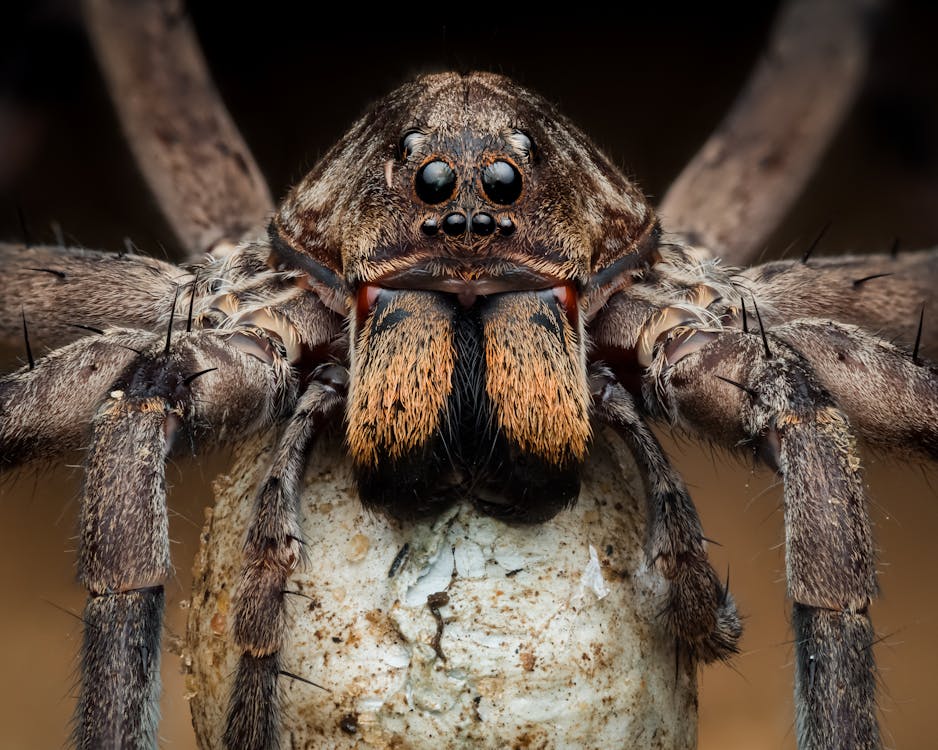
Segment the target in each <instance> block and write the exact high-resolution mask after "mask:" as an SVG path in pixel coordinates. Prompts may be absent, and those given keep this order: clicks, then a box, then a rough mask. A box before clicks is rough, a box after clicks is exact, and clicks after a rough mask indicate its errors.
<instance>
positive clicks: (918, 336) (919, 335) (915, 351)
mask: <svg viewBox="0 0 938 750" xmlns="http://www.w3.org/2000/svg"><path fill="white" fill-rule="evenodd" d="M924 325H925V303H924V302H923V303H922V311H921V312H920V313H919V314H918V331H917V332H916V333H915V346H914V347H913V348H912V363H913V364H916V365H921V364H922V360H921V359H920V358H919V356H918V352H919V349H921V347H922V328H923V327H924Z"/></svg>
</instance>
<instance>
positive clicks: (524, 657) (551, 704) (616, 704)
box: [184, 435, 697, 750]
mask: <svg viewBox="0 0 938 750" xmlns="http://www.w3.org/2000/svg"><path fill="white" fill-rule="evenodd" d="M239 458H240V460H239V463H238V464H237V465H238V466H240V467H241V469H240V473H237V472H236V473H235V474H233V475H232V476H231V477H230V478H223V479H222V480H220V481H219V487H218V490H219V491H218V502H217V506H216V508H215V510H214V513H213V514H212V515H211V516H210V518H209V519H208V522H207V524H206V529H205V534H204V537H205V539H206V540H207V541H206V542H205V543H204V544H203V548H202V551H201V553H200V556H199V559H198V560H197V563H196V586H195V590H194V592H193V607H192V612H191V617H190V624H189V644H188V648H187V652H186V654H185V656H184V659H185V661H186V664H187V668H188V669H189V670H190V676H189V685H190V692H191V696H192V706H193V716H194V721H195V724H196V733H197V735H198V736H199V738H200V742H201V743H202V745H203V747H206V748H216V747H220V736H221V732H222V730H223V726H224V713H225V701H226V698H227V690H228V683H229V680H230V677H231V675H232V674H234V671H235V667H236V660H237V656H238V654H237V653H236V651H235V649H234V648H232V647H231V644H230V637H229V628H230V623H229V622H228V612H229V607H230V590H231V586H232V585H233V583H234V581H236V580H237V570H238V568H239V566H240V550H241V546H242V539H243V534H244V529H245V528H246V524H247V518H248V513H249V510H250V507H251V504H252V498H253V491H254V490H253V487H254V484H255V483H256V481H257V479H258V478H259V476H260V475H261V474H262V473H263V466H264V461H265V452H264V449H263V446H262V445H261V444H260V443H259V442H255V443H253V444H250V445H247V446H245V447H244V448H242V449H241V451H240V457H239ZM636 486H637V487H640V484H637V480H635V479H634V478H633V468H632V464H631V459H630V457H629V456H628V454H627V453H626V452H625V451H624V449H623V448H622V447H621V446H620V445H619V444H618V442H617V441H616V440H615V438H612V439H609V438H608V437H607V436H603V435H600V436H598V438H597V441H596V445H595V446H594V450H593V457H592V458H591V460H590V464H589V466H588V467H587V471H586V473H585V476H584V482H583V491H582V493H581V496H580V500H579V502H578V503H577V505H576V507H575V508H574V509H572V510H570V511H564V512H562V513H561V514H559V515H558V516H557V517H556V518H555V519H553V520H552V521H550V522H549V523H546V524H542V525H537V526H509V525H506V524H503V523H500V522H498V521H494V520H493V519H490V518H487V517H485V516H481V515H479V514H478V513H477V512H476V511H475V510H474V509H473V508H471V507H469V506H458V507H456V508H453V509H451V510H450V511H449V512H447V513H446V514H445V515H443V516H441V517H440V518H438V519H436V520H435V521H434V522H433V523H425V524H415V525H408V526H402V525H401V524H397V523H393V522H390V521H388V520H387V519H385V518H383V517H377V516H373V515H369V514H367V513H365V512H364V511H363V510H362V509H361V506H360V505H359V503H358V500H357V497H356V492H355V484H354V480H353V478H352V475H351V471H350V468H349V465H348V463H347V461H345V460H344V459H343V458H342V454H341V451H340V449H339V448H338V447H337V446H336V445H335V444H328V445H326V446H324V447H322V448H320V449H318V450H317V452H316V454H315V455H314V457H313V460H312V463H311V469H310V472H309V476H308V484H307V489H306V493H305V497H304V513H305V516H304V523H303V527H304V533H305V534H306V540H307V550H308V553H309V561H308V563H307V565H305V566H303V567H301V568H300V569H298V570H297V571H296V573H295V575H294V576H293V578H292V579H291V583H290V587H291V589H295V590H297V591H300V592H302V593H304V594H306V595H307V596H309V597H311V600H310V599H305V598H302V597H288V607H289V611H290V618H291V626H290V631H289V633H290V635H289V638H290V642H289V643H288V644H287V645H286V647H285V649H284V659H283V668H284V669H286V670H288V671H290V672H293V673H295V674H298V675H302V676H303V677H305V678H308V679H310V680H313V681H314V682H316V683H318V684H320V685H323V686H325V687H327V688H328V692H327V691H325V690H319V689H317V688H314V687H312V686H310V685H307V684H305V683H302V682H297V681H294V680H289V679H287V678H283V679H282V684H281V687H282V691H283V692H282V694H283V697H284V705H285V710H284V718H283V723H284V728H283V742H282V744H283V747H285V748H293V747H302V748H398V747H408V748H434V750H441V749H442V748H510V747H516V748H529V747H530V748H612V747H620V748H621V747H625V748H675V749H677V748H681V749H684V748H692V747H694V746H695V745H696V720H697V716H696V684H695V679H694V674H693V671H692V668H691V667H690V666H689V665H685V666H682V668H681V670H680V671H679V672H678V674H677V675H675V655H674V648H673V644H672V642H671V639H670V638H669V637H668V635H667V634H666V633H665V632H664V630H663V628H662V623H661V620H660V618H658V617H657V613H658V612H659V611H660V609H661V606H662V598H661V597H662V593H663V583H662V581H661V580H660V579H659V578H658V576H657V574H656V573H654V572H653V571H650V570H648V569H647V567H646V566H645V564H644V560H643V556H642V553H641V540H642V535H643V524H644V518H643V513H642V511H641V507H640V505H639V504H638V503H636V501H635V500H633V498H632V497H631V496H630V495H629V494H628V488H630V487H636ZM405 544H407V545H408V551H407V553H406V557H405V558H404V559H403V562H402V563H401V564H400V566H399V567H398V569H397V571H396V574H395V575H394V576H393V577H390V578H389V577H388V572H389V569H390V568H391V564H392V562H393V561H394V559H395V557H396V556H397V555H398V553H399V551H400V550H401V549H402V547H403V546H404V545H405ZM442 591H445V592H446V595H447V596H448V603H446V604H445V605H442V606H439V607H436V608H434V609H431V607H430V606H428V604H427V597H428V596H429V595H430V594H435V593H437V592H442ZM438 632H439V633H440V636H439V639H438V641H437V634H438Z"/></svg>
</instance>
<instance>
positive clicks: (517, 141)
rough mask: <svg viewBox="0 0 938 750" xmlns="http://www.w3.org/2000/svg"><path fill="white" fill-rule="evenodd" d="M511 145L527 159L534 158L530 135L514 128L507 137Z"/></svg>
mask: <svg viewBox="0 0 938 750" xmlns="http://www.w3.org/2000/svg"><path fill="white" fill-rule="evenodd" d="M509 140H510V141H511V145H512V146H514V147H515V148H516V149H518V151H520V152H521V153H522V154H524V156H526V157H527V158H528V159H533V158H534V143H532V142H531V136H529V135H528V134H527V133H524V132H522V131H520V130H515V131H513V132H512V134H511V136H510V137H509Z"/></svg>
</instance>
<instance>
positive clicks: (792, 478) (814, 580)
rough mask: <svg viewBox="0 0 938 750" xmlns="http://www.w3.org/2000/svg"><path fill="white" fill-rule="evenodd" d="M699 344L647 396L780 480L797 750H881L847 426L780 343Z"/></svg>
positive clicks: (729, 337)
mask: <svg viewBox="0 0 938 750" xmlns="http://www.w3.org/2000/svg"><path fill="white" fill-rule="evenodd" d="M700 335H701V336H702V337H703V338H702V339H701V340H700V342H699V343H700V344H701V346H700V348H698V349H694V348H693V346H691V345H690V344H689V343H688V340H685V342H684V344H685V345H684V347H683V349H682V354H683V355H684V356H683V357H682V358H681V359H680V360H678V361H676V362H675V363H674V364H666V363H659V365H663V366H661V367H659V368H657V369H656V370H655V372H657V373H658V377H657V382H655V383H653V384H651V387H650V388H649V389H648V390H647V395H648V397H649V400H651V401H653V402H654V406H655V408H656V410H660V412H661V413H664V414H666V415H667V416H668V418H669V419H670V420H671V421H672V423H674V424H677V425H679V426H681V427H683V428H686V429H689V430H691V431H693V432H695V433H697V434H699V435H702V436H704V437H706V438H707V439H709V440H714V439H715V440H718V441H720V442H722V443H723V444H724V445H727V446H728V447H738V446H739V445H740V444H750V445H752V446H753V447H754V448H755V449H757V450H758V451H759V452H760V453H761V455H762V456H763V457H764V458H765V459H766V460H767V462H768V463H770V465H773V466H774V467H775V468H777V470H778V471H779V473H780V474H781V476H782V478H783V480H784V501H785V537H786V565H787V581H788V592H789V595H790V596H791V598H792V599H793V601H794V608H795V614H794V617H793V626H794V627H795V644H796V652H797V657H796V664H797V669H796V687H795V691H796V705H797V707H798V708H797V712H798V737H799V747H800V748H802V750H834V748H841V747H851V748H858V749H861V750H874V749H875V748H879V747H881V741H880V736H879V728H878V725H877V721H876V705H875V682H876V675H875V665H874V662H873V655H872V646H873V640H874V633H873V626H872V623H871V621H870V619H869V614H868V608H869V605H870V603H871V602H872V599H873V597H874V596H875V594H876V592H877V585H876V575H875V555H874V544H873V538H872V531H871V528H870V522H869V518H868V515H867V511H866V501H865V497H864V492H863V485H862V481H861V475H860V468H859V467H860V461H859V458H858V456H857V454H856V450H855V442H854V439H853V435H852V433H851V430H850V428H849V424H848V422H847V418H846V416H845V415H844V414H843V412H842V411H841V410H840V409H839V408H838V407H837V404H836V403H835V401H834V399H833V398H832V396H831V395H830V393H828V392H827V391H826V390H825V388H824V387H823V385H822V384H821V383H820V382H819V381H818V379H817V377H816V376H815V374H814V373H813V372H812V369H811V367H810V365H809V364H808V362H807V361H806V360H805V359H804V358H803V357H802V356H801V355H800V354H798V353H797V352H796V351H794V350H793V349H792V348H790V347H789V346H788V345H787V344H785V343H784V342H783V341H781V340H780V339H777V338H775V337H773V336H771V335H767V336H766V338H765V340H762V339H761V338H760V336H759V335H758V334H746V333H740V332H736V331H725V332H723V333H722V334H719V335H715V334H712V333H707V334H700ZM665 352H666V349H664V348H663V349H662V350H660V351H659V354H658V356H659V357H663V356H665Z"/></svg>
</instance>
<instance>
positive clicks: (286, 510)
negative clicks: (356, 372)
mask: <svg viewBox="0 0 938 750" xmlns="http://www.w3.org/2000/svg"><path fill="white" fill-rule="evenodd" d="M314 377H315V380H314V381H313V382H312V383H311V385H310V387H309V389H308V390H307V391H306V392H305V393H304V394H303V396H302V397H301V398H300V401H299V403H298V405H297V409H296V411H295V412H294V413H293V416H292V417H291V419H290V421H289V423H288V424H287V427H286V429H285V430H284V433H283V435H282V436H281V438H280V441H279V443H278V446H277V450H276V453H275V455H274V460H273V463H272V465H271V467H270V469H269V471H268V472H267V476H266V478H265V479H264V482H263V483H262V484H261V486H260V488H259V489H258V494H257V500H256V502H255V506H254V514H253V520H252V522H251V526H250V527H249V529H248V534H247V540H246V542H245V549H244V565H243V567H242V570H241V580H240V583H239V585H238V589H237V592H238V593H237V595H236V599H235V609H234V632H233V635H234V639H235V642H236V643H237V644H238V646H240V647H241V649H242V650H243V652H242V654H241V658H240V660H239V662H238V671H237V674H236V676H235V679H234V685H233V687H232V691H231V695H230V698H229V703H228V720H227V726H226V728H225V735H224V741H225V746H226V747H229V748H247V747H250V748H259V749H261V748H276V747H278V746H279V730H280V722H279V708H278V700H277V682H278V679H279V677H280V672H281V663H280V648H281V645H282V640H283V634H284V627H285V619H286V613H285V610H284V596H285V594H286V587H287V579H288V578H289V576H290V573H291V571H292V570H293V569H294V568H295V567H296V565H297V563H298V562H299V561H300V559H301V558H302V557H303V550H302V547H301V545H302V540H301V532H300V526H299V522H298V520H297V513H298V512H299V496H300V489H301V486H302V482H303V474H304V471H305V469H306V462H307V458H308V457H309V453H310V450H311V449H312V445H313V441H314V440H315V439H316V437H317V435H318V434H319V433H320V432H321V431H322V429H323V428H324V427H325V426H326V425H327V424H328V423H329V422H331V421H332V419H333V418H334V416H335V415H336V413H337V412H338V411H339V408H340V407H341V405H342V404H343V403H344V393H345V388H346V384H347V378H348V375H347V373H346V371H345V370H344V368H340V367H336V366H330V367H326V368H320V370H319V371H317V374H316V375H315V376H314Z"/></svg>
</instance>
